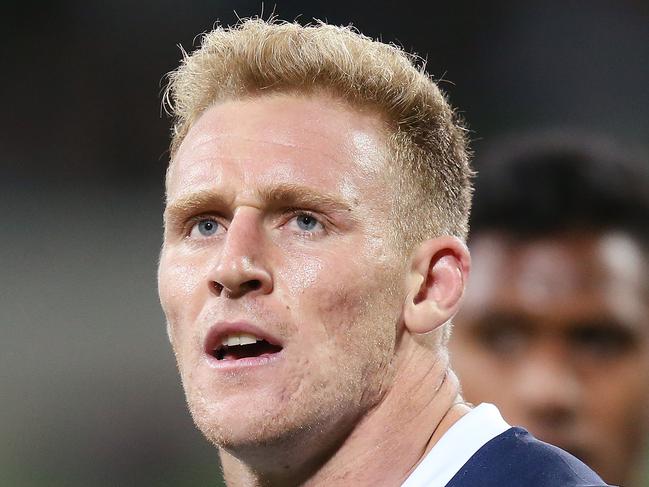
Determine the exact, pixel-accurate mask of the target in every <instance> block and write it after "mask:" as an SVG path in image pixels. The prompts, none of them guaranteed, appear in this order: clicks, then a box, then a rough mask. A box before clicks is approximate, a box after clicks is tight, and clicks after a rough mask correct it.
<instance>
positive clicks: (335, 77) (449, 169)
mask: <svg viewBox="0 0 649 487" xmlns="http://www.w3.org/2000/svg"><path fill="white" fill-rule="evenodd" d="M183 54H184V59H183V61H182V64H181V65H180V67H179V68H178V69H177V70H175V71H173V72H172V73H170V74H169V84H168V87H167V90H166V92H165V102H166V104H167V106H168V107H169V111H170V113H171V114H172V115H173V117H174V127H173V131H172V141H171V157H172V158H173V157H174V155H175V153H176V151H177V150H178V147H179V146H180V144H181V142H182V140H183V138H184V137H185V135H186V134H187V132H188V130H189V129H190V128H191V126H192V124H193V123H194V122H195V121H196V120H197V118H198V117H199V116H200V115H201V113H203V112H204V111H205V110H206V109H207V108H208V107H209V106H211V105H213V104H214V103H217V102H219V101H222V100H227V99H237V98H242V97H247V96H251V95H252V96H256V95H263V94H264V93H273V92H297V93H311V92H314V91H317V90H324V91H326V92H328V93H331V94H332V95H334V96H337V97H340V98H342V99H343V100H345V101H347V102H349V103H350V104H352V105H363V106H368V105H369V106H372V107H374V108H376V109H378V110H379V112H380V113H381V114H384V116H385V118H386V120H387V122H388V126H389V127H390V130H389V131H388V132H389V133H388V136H387V139H388V140H387V147H388V157H389V158H390V160H391V161H393V163H392V164H389V167H390V171H389V172H390V175H389V176H390V178H391V180H390V181H391V183H393V184H394V186H395V187H396V191H395V196H394V198H395V199H394V202H393V203H394V204H393V208H394V217H395V220H394V223H395V226H396V228H397V232H396V233H397V234H398V235H399V239H400V243H402V244H404V250H410V249H411V248H412V246H413V245H415V244H416V243H418V242H420V241H422V240H424V239H426V238H430V237H432V236H436V235H440V234H451V235H456V236H458V237H460V238H466V233H467V226H468V217H469V210H470V205H471V176H472V173H471V169H470V166H469V152H468V148H467V141H466V130H465V129H464V128H463V126H462V124H461V123H460V122H459V121H458V118H457V117H456V115H455V113H454V111H453V109H452V108H451V107H450V106H449V104H448V103H447V101H446V99H445V97H444V95H443V94H442V92H441V91H440V90H439V88H438V86H437V85H436V84H435V82H434V81H433V80H432V79H431V78H430V77H429V76H428V75H426V73H425V72H424V63H423V62H421V61H420V59H419V58H417V57H416V56H414V55H410V54H407V53H405V52H404V51H403V50H402V49H400V48H398V47H396V46H394V45H388V44H385V43H382V42H378V41H373V40H372V39H370V38H368V37H365V36H363V35H362V34H360V33H358V32H356V31H354V30H353V29H352V28H350V27H336V26H332V25H327V24H324V23H317V24H315V25H308V26H301V25H299V24H297V23H283V22H276V21H273V20H271V21H265V20H262V19H249V20H244V21H242V22H240V23H239V24H238V25H236V26H233V27H229V28H222V27H217V28H216V29H214V30H213V31H211V32H209V33H207V34H205V35H204V36H203V38H202V43H201V46H200V48H199V49H197V50H196V51H195V52H193V53H192V54H191V55H187V54H186V53H184V52H183Z"/></svg>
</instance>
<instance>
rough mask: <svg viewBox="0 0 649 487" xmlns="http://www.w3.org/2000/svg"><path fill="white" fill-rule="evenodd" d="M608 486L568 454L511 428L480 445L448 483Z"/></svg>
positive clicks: (455, 486) (458, 486) (459, 486)
mask: <svg viewBox="0 0 649 487" xmlns="http://www.w3.org/2000/svg"><path fill="white" fill-rule="evenodd" d="M474 485H480V486H484V487H487V486H494V487H496V486H498V487H507V486H520V485H525V486H529V487H559V486H561V487H605V486H606V485H607V484H606V483H604V481H602V479H601V478H599V476H598V475H597V474H596V473H595V472H593V471H592V470H591V469H590V468H588V467H587V466H586V465H585V464H584V463H582V462H581V461H579V460H578V459H577V458H575V457H573V456H572V455H570V454H569V453H566V452H565V451H563V450H561V449H560V448H557V447H555V446H552V445H549V444H547V443H544V442H542V441H539V440H537V439H536V438H534V437H533V436H532V435H530V434H529V433H528V432H527V431H526V430H524V429H522V428H510V429H508V430H507V431H505V432H504V433H502V434H500V435H498V436H496V437H495V438H493V439H492V440H490V441H489V442H487V443H486V444H485V445H484V446H483V447H482V448H480V449H479V450H478V451H477V452H476V453H475V454H474V455H473V456H472V457H471V458H470V459H469V461H468V462H467V463H465V464H464V466H463V467H462V468H461V469H460V470H459V471H458V472H457V474H456V475H455V476H454V477H453V478H452V479H451V481H450V482H449V483H448V484H447V487H465V486H474Z"/></svg>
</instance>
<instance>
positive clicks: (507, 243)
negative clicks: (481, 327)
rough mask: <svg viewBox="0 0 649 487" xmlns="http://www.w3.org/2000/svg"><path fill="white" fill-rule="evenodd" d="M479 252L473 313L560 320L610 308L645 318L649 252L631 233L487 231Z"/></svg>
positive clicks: (477, 243) (475, 246)
mask: <svg viewBox="0 0 649 487" xmlns="http://www.w3.org/2000/svg"><path fill="white" fill-rule="evenodd" d="M471 252H472V255H473V271H472V279H473V281H472V282H470V284H469V289H468V299H467V302H466V303H465V304H466V308H468V309H467V311H473V312H474V313H475V312H478V311H479V310H481V311H487V310H489V309H493V308H494V307H498V308H503V309H510V310H515V311H518V312H523V313H528V314H533V315H536V316H539V317H552V318H553V319H557V320H559V319H561V317H562V316H563V315H565V316H566V317H568V316H570V315H575V316H577V315H579V314H593V315H594V314H597V313H604V312H608V313H612V314H617V315H619V316H620V317H621V318H624V317H625V318H627V319H634V320H635V321H637V319H638V318H639V317H641V316H642V315H644V312H645V310H646V307H647V304H648V303H647V302H646V301H647V294H646V286H647V279H646V276H645V271H646V269H647V260H646V259H647V258H646V254H645V253H644V252H643V250H642V248H641V246H640V245H639V244H638V243H637V242H636V240H635V239H633V238H632V237H631V236H629V235H627V234H625V233H615V232H611V233H601V234H597V233H566V234H561V235H554V236H550V237H547V238H539V239H529V240H516V239H512V238H507V236H505V235H503V234H499V233H493V234H484V235H480V236H478V237H477V238H476V239H475V240H474V241H473V243H472V245H471Z"/></svg>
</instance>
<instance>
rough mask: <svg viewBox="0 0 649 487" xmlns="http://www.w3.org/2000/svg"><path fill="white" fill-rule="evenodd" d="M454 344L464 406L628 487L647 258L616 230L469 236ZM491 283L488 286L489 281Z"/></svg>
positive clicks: (648, 383)
mask: <svg viewBox="0 0 649 487" xmlns="http://www.w3.org/2000/svg"><path fill="white" fill-rule="evenodd" d="M471 250H472V254H473V257H474V262H475V265H474V270H473V275H472V281H471V283H470V285H469V288H468V292H467V297H466V299H465V303H464V307H463V309H462V311H461V312H460V313H459V315H458V317H457V319H456V326H455V330H454V333H453V338H452V340H451V352H452V362H453V367H454V369H455V370H456V371H457V373H458V375H459V377H460V379H461V381H462V389H463V395H464V397H466V399H467V400H469V401H471V402H476V403H477V402H483V401H484V402H493V403H495V404H497V405H498V406H499V408H500V410H501V411H502V413H503V416H504V417H505V419H507V420H508V421H509V422H510V423H513V424H520V425H522V426H524V427H526V428H527V429H529V430H530V432H531V433H533V434H534V435H535V436H537V437H538V438H540V439H542V440H545V441H548V442H550V443H553V444H556V445H557V446H559V447H562V448H564V449H565V450H568V451H569V452H571V453H573V454H574V455H576V456H577V457H579V458H580V459H581V460H583V461H584V462H586V463H587V464H588V465H589V466H591V467H592V468H593V469H594V470H595V471H597V472H598V473H599V474H600V475H601V476H602V477H603V478H604V480H606V481H607V482H609V483H612V484H616V485H632V476H633V467H634V465H638V464H641V463H642V462H641V461H639V460H640V455H642V454H643V451H644V450H643V442H644V441H645V438H646V435H647V434H648V433H649V380H647V378H648V377H649V318H648V316H649V306H648V305H649V299H647V296H648V294H647V289H648V288H647V285H648V281H647V265H646V256H645V254H644V253H643V251H642V250H641V248H640V247H639V246H638V244H637V243H636V241H635V240H634V239H633V238H631V237H630V236H629V235H626V234H624V233H587V232H586V233H584V232H581V233H579V232H568V233H565V234H560V235H554V236H550V237H547V238H543V239H527V240H515V239H513V238H507V237H506V236H505V235H503V234H500V233H485V234H480V235H478V236H476V237H475V239H474V241H473V244H472V246H471ZM494 276H497V277H494Z"/></svg>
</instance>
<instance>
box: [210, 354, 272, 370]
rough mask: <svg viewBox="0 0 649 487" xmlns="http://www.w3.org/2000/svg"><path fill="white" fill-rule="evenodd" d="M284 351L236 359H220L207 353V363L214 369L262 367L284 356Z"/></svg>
mask: <svg viewBox="0 0 649 487" xmlns="http://www.w3.org/2000/svg"><path fill="white" fill-rule="evenodd" d="M282 352H283V350H282V351H279V352H277V353H265V354H263V355H259V356H258V357H245V358H240V359H236V360H218V359H217V358H216V357H214V356H212V355H209V354H205V360H206V362H207V364H208V365H209V366H210V367H211V368H213V369H219V370H235V369H249V368H253V367H261V366H264V365H271V364H273V363H275V362H277V361H278V360H280V359H281V358H282Z"/></svg>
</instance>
